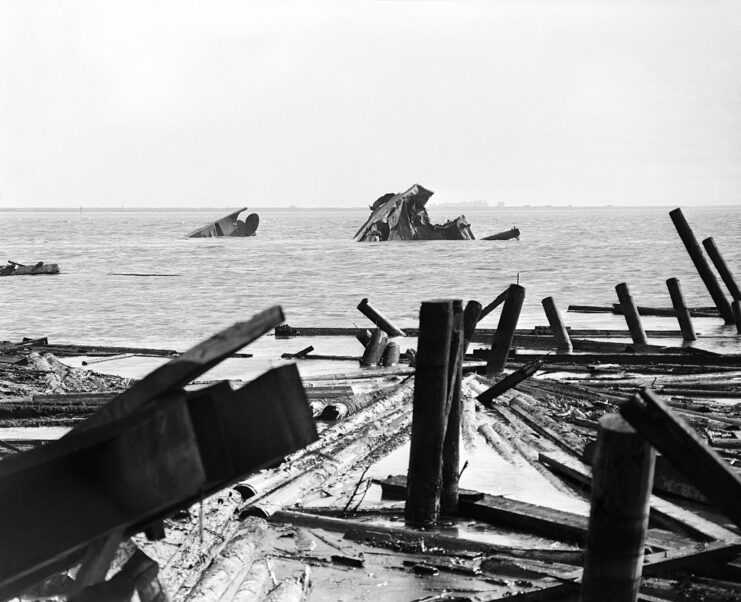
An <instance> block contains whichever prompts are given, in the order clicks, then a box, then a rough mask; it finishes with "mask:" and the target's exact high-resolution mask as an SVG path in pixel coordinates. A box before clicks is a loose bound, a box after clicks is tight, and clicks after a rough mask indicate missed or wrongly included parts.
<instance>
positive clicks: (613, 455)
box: [581, 414, 656, 602]
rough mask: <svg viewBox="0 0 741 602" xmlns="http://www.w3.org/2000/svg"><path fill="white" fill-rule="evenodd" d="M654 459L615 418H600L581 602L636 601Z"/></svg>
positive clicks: (646, 446) (644, 444)
mask: <svg viewBox="0 0 741 602" xmlns="http://www.w3.org/2000/svg"><path fill="white" fill-rule="evenodd" d="M655 456H656V452H655V451H654V449H653V448H652V447H651V446H650V445H649V444H648V443H647V442H646V440H645V439H643V437H641V436H640V435H639V434H638V433H636V432H635V431H634V430H633V428H632V427H631V426H630V425H629V424H628V423H627V422H626V421H625V420H623V418H621V417H620V416H619V415H618V414H608V415H606V416H603V417H602V418H601V419H600V430H599V438H598V440H597V451H596V454H595V458H594V466H593V475H594V476H593V480H592V507H591V511H590V513H589V532H588V534H587V546H586V552H585V557H584V576H583V578H582V587H581V601H582V602H628V601H630V602H632V601H634V600H637V599H638V588H639V586H640V582H641V570H642V568H643V546H644V541H645V538H646V529H647V527H648V515H649V501H650V499H651V488H652V486H653V478H654V460H655Z"/></svg>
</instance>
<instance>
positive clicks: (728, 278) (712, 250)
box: [702, 236, 741, 301]
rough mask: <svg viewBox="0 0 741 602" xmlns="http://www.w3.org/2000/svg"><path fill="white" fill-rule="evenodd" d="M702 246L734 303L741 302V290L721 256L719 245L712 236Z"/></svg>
mask: <svg viewBox="0 0 741 602" xmlns="http://www.w3.org/2000/svg"><path fill="white" fill-rule="evenodd" d="M702 246H703V247H705V250H706V251H707V252H708V256H709V257H710V259H711V261H712V262H713V265H714V266H715V269H716V270H718V273H719V274H720V277H721V278H722V279H723V282H724V283H725V285H726V288H728V292H729V293H731V298H732V299H733V300H734V301H741V290H739V288H738V284H736V279H735V278H734V277H733V273H732V272H731V270H730V269H729V268H728V265H727V264H726V260H725V259H723V255H721V254H720V249H719V248H718V245H716V244H715V241H714V240H713V237H712V236H711V237H710V238H706V239H705V240H703V241H702Z"/></svg>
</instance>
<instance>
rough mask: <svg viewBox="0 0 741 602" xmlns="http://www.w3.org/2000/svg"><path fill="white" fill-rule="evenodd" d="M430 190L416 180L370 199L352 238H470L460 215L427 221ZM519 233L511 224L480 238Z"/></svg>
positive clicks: (466, 226) (506, 236)
mask: <svg viewBox="0 0 741 602" xmlns="http://www.w3.org/2000/svg"><path fill="white" fill-rule="evenodd" d="M433 194H434V193H433V192H432V191H431V190H427V189H426V188H424V187H422V186H420V185H419V184H415V185H414V186H412V187H411V188H409V189H408V190H406V191H405V192H402V193H400V194H394V193H393V192H389V193H387V194H384V195H383V196H382V197H380V198H379V199H377V200H376V202H375V203H373V205H372V206H371V208H370V209H371V215H370V217H369V218H368V220H367V221H366V222H365V223H364V224H363V225H362V226H361V228H360V229H359V230H358V231H357V232H356V233H355V236H354V237H353V240H355V241H357V242H378V241H384V240H474V239H475V238H476V237H475V236H474V235H473V232H472V231H471V226H470V224H469V223H468V222H467V221H466V217H465V216H464V215H459V216H458V217H456V218H455V219H452V220H449V221H447V222H445V223H444V224H442V225H437V224H433V223H432V222H431V221H430V216H429V215H428V214H427V209H426V208H425V205H426V204H427V201H428V200H429V199H430V197H431V196H432V195H433ZM519 236H520V231H519V230H518V229H517V228H512V229H511V230H507V231H505V232H500V233H498V234H493V235H492V236H487V237H485V238H484V240H507V239H509V238H519Z"/></svg>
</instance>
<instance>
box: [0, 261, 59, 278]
mask: <svg viewBox="0 0 741 602" xmlns="http://www.w3.org/2000/svg"><path fill="white" fill-rule="evenodd" d="M39 274H59V266H58V265H57V264H56V263H44V262H43V261H39V262H38V263H36V264H34V265H23V264H22V263H16V262H15V261H8V263H7V265H5V266H2V267H0V276H38V275H39Z"/></svg>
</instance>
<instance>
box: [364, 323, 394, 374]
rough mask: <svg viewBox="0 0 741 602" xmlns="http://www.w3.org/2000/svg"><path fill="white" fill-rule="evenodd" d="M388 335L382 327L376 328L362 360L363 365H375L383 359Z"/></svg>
mask: <svg viewBox="0 0 741 602" xmlns="http://www.w3.org/2000/svg"><path fill="white" fill-rule="evenodd" d="M388 340H389V338H388V336H387V335H386V333H385V332H383V330H381V329H380V328H376V329H375V330H374V331H373V334H372V335H371V340H370V342H369V343H368V345H367V346H366V348H365V353H363V357H362V359H361V360H360V365H361V366H375V365H376V364H378V362H380V361H381V357H382V356H383V350H384V349H386V343H388Z"/></svg>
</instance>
